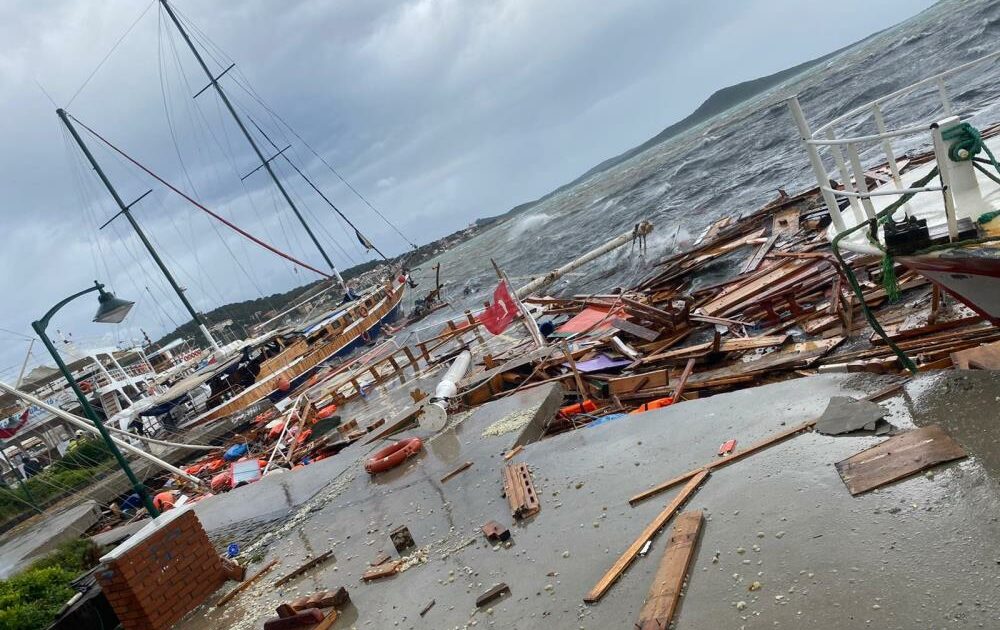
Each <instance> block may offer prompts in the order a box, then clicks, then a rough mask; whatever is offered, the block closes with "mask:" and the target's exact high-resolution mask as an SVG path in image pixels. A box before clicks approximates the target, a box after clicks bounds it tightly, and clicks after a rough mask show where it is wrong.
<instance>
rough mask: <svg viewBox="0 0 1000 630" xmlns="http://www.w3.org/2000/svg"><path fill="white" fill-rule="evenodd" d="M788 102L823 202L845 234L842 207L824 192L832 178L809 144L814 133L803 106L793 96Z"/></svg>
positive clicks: (827, 192)
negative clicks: (810, 129) (803, 111)
mask: <svg viewBox="0 0 1000 630" xmlns="http://www.w3.org/2000/svg"><path fill="white" fill-rule="evenodd" d="M786 102H787V103H788V110H789V111H791V112H792V118H793V119H795V126H796V127H798V128H799V137H800V138H801V139H802V143H803V144H804V145H805V147H806V153H807V154H808V155H809V164H810V166H812V170H813V174H814V175H815V176H816V182H817V184H818V185H819V187H820V192H821V193H822V194H823V201H824V202H825V203H826V207H827V209H828V210H829V211H830V219H832V220H833V226H834V227H835V228H836V229H837V232H838V233H840V232H843V231H844V230H846V229H847V225H846V224H845V223H844V216H843V215H842V214H841V213H840V206H839V205H837V198H836V197H834V196H833V195H832V194H831V193H830V192H829V191H826V190H823V188H824V187H827V186H829V185H830V176H829V174H827V172H826V167H824V166H823V160H822V158H820V156H819V150H818V149H817V148H816V146H815V145H813V144H810V142H809V139H810V138H811V137H812V132H810V131H809V123H808V122H806V116H805V114H803V113H802V106H801V105H800V104H799V99H798V98H796V97H794V96H793V97H792V98H790V99H788V101H786Z"/></svg>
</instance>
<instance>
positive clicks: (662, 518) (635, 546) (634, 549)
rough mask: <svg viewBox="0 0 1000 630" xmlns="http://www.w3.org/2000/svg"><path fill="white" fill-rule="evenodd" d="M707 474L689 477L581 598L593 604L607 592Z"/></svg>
mask: <svg viewBox="0 0 1000 630" xmlns="http://www.w3.org/2000/svg"><path fill="white" fill-rule="evenodd" d="M708 475H709V471H707V470H700V471H698V472H697V473H695V474H694V475H693V476H692V477H691V478H690V481H688V483H687V485H686V486H684V488H682V489H681V491H680V492H679V493H678V494H677V496H676V497H674V499H673V500H672V501H671V502H670V503H668V504H667V506H666V507H665V508H663V511H662V512H660V513H659V514H657V515H656V518H654V519H653V521H652V522H651V523H650V524H649V525H647V526H646V529H644V530H642V533H641V534H639V537H638V538H636V539H635V540H634V541H633V542H632V544H631V545H629V547H628V549H626V550H625V552H624V553H623V554H622V555H621V556H620V557H619V558H618V560H616V561H615V563H614V564H613V565H612V566H611V568H610V569H608V572H607V573H605V574H604V577H602V578H601V579H600V580H599V581H598V582H597V584H595V585H594V588H592V589H591V590H590V592H589V593H587V596H586V597H584V598H583V601H585V602H587V603H588V604H593V603H594V602H598V601H600V599H601V598H602V597H604V594H605V593H607V592H608V589H610V588H611V585H612V584H614V583H615V581H616V580H617V579H618V578H619V577H621V575H622V573H624V572H625V569H627V568H628V566H629V565H630V564H632V561H633V560H635V557H636V556H637V555H638V554H639V551H640V550H641V549H642V547H643V545H645V544H646V541H648V540H650V539H652V538H653V537H654V536H656V532H658V531H660V529H661V528H662V527H663V526H664V525H666V524H667V521H669V520H670V517H672V516H673V515H674V513H675V512H676V511H677V510H678V509H680V507H681V506H682V505H683V504H684V502H685V501H687V500H688V499H689V498H690V497H691V495H692V494H694V492H695V491H696V490H697V489H698V486H700V485H701V483H702V482H703V481H705V478H706V477H708Z"/></svg>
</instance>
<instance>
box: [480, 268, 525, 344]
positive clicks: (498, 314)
mask: <svg viewBox="0 0 1000 630" xmlns="http://www.w3.org/2000/svg"><path fill="white" fill-rule="evenodd" d="M519 311H520V309H518V308H517V302H515V301H514V298H513V296H511V294H510V288H509V287H508V286H507V281H506V280H501V281H500V284H498V285H497V288H496V289H494V290H493V303H492V304H490V305H489V306H488V307H486V310H484V311H483V312H482V313H481V314H480V315H479V317H477V318H476V319H478V320H479V321H480V322H481V323H482V324H483V326H485V327H486V330H488V331H490V333H492V334H494V335H499V334H500V333H502V332H503V331H505V330H507V327H508V326H510V324H511V322H513V321H514V320H515V319H517V316H518V314H519Z"/></svg>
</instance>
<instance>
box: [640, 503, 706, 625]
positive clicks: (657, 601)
mask: <svg viewBox="0 0 1000 630" xmlns="http://www.w3.org/2000/svg"><path fill="white" fill-rule="evenodd" d="M702 522H703V518H702V512H701V510H690V511H688V512H684V513H682V514H680V515H679V516H678V517H677V524H676V525H674V530H673V531H672V532H671V534H670V540H669V541H668V543H667V548H666V550H665V551H664V552H663V559H662V560H661V561H660V568H659V569H657V571H656V575H655V576H654V577H653V583H652V584H651V585H650V587H649V596H648V597H647V598H646V603H645V604H643V606H642V610H641V611H639V621H638V623H636V624H635V627H636V628H637V630H664V629H665V628H669V627H670V622H671V621H672V620H673V618H674V613H675V612H676V611H677V602H678V600H679V599H680V597H681V589H682V588H683V587H684V579H685V577H686V576H687V572H688V569H690V567H691V560H692V559H693V558H694V549H695V547H697V546H698V538H699V536H700V535H701V525H702Z"/></svg>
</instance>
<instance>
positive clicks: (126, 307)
mask: <svg viewBox="0 0 1000 630" xmlns="http://www.w3.org/2000/svg"><path fill="white" fill-rule="evenodd" d="M94 291H97V292H98V295H97V302H98V305H97V314H96V315H94V321H95V322H97V323H100V324H117V323H120V322H121V321H122V320H123V319H125V316H126V315H128V312H129V311H131V310H132V307H133V306H134V305H135V302H129V301H128V300H122V299H119V298H116V297H115V296H114V294H113V293H111V292H109V291H105V290H104V285H103V284H101V283H100V282H97V281H96V280H95V281H94V286H92V287H89V288H87V289H84V290H83V291H80V292H79V293H74V294H73V295H71V296H69V297H68V298H66V299H64V300H62V301H61V302H59V303H58V304H56V305H55V306H53V307H52V308H50V309H49V312H48V313H46V314H45V315H43V316H42V318H41V319H39V320H38V321H34V322H31V327H32V328H33V329H34V330H35V332H36V333H37V334H38V337H39V338H40V339H41V340H42V344H44V345H45V349H46V350H48V351H49V354H50V355H52V359H53V360H54V361H55V362H56V367H58V368H59V371H60V372H62V375H63V378H65V379H66V382H67V383H69V386H70V388H72V389H73V393H75V394H76V398H77V400H78V401H79V402H80V407H81V408H82V409H83V415H85V416H86V417H87V419H88V420H90V421H91V422H92V423H94V427H95V428H96V429H97V432H98V433H99V434H100V436H101V438H102V439H103V440H104V443H105V444H106V445H107V447H108V450H109V451H111V454H112V455H114V457H115V459H116V460H117V461H118V466H119V467H120V468H121V469H122V472H124V473H125V476H126V477H128V480H129V482H131V484H132V489H133V490H135V492H136V494H138V495H139V496H140V497H141V498H142V501H143V503H144V504H145V506H146V511H148V512H149V515H150V516H151V517H153V518H156V517H157V516H159V515H160V513H159V511H158V510H157V509H156V507H155V506H154V505H153V498H152V497H150V496H149V492H148V491H147V490H146V487H145V486H143V485H142V482H141V481H139V479H138V477H136V476H135V473H134V472H132V469H131V468H130V467H129V465H128V461H127V460H126V459H125V456H124V455H122V453H121V451H120V450H118V446H117V445H116V444H115V442H114V440H113V439H111V434H110V433H108V429H107V428H106V427H105V426H104V423H103V422H101V420H100V418H98V417H97V412H95V411H94V408H93V407H92V406H91V405H90V401H89V400H87V396H86V395H85V394H84V393H83V390H82V389H80V384H79V383H77V382H76V379H75V378H73V373H72V372H70V370H69V368H68V367H66V363H65V362H63V360H62V357H61V356H59V351H58V350H56V347H55V345H54V344H53V343H52V340H51V339H49V336H48V335H47V334H45V329H46V328H47V327H48V325H49V320H50V319H52V316H53V315H55V314H56V311H58V310H59V309H61V308H62V307H64V306H66V305H67V304H68V303H70V302H71V301H73V300H75V299H76V298H78V297H80V296H81V295H86V294H88V293H93V292H94Z"/></svg>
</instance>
